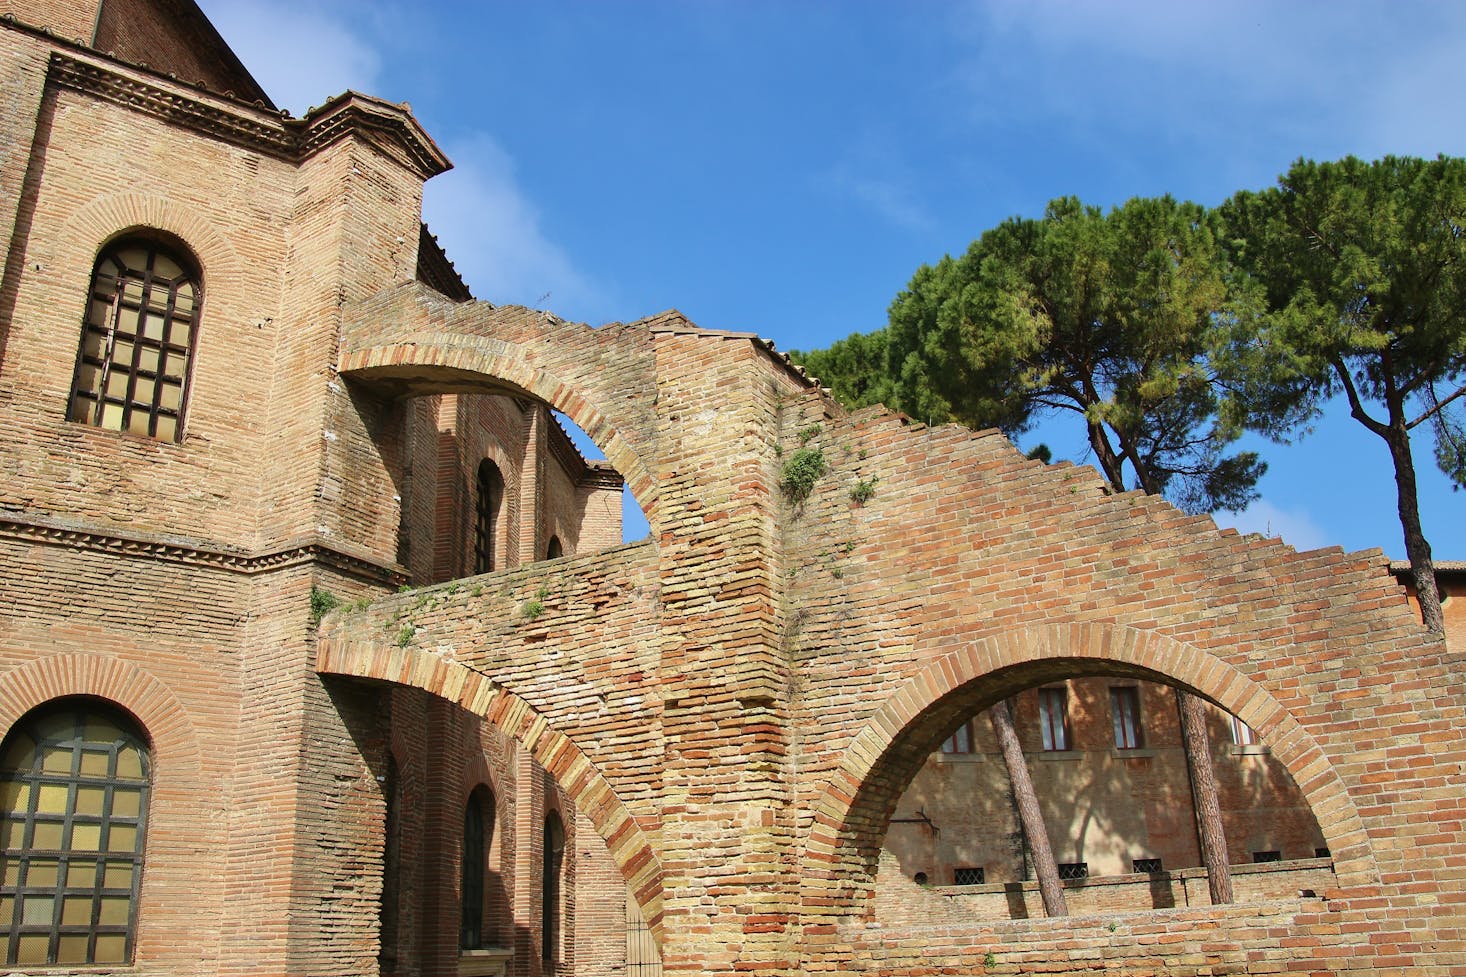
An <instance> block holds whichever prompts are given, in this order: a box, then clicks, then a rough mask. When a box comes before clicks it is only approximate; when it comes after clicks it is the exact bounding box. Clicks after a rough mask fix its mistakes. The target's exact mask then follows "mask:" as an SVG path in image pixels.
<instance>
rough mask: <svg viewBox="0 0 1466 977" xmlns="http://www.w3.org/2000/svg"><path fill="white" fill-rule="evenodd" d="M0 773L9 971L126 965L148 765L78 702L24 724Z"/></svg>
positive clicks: (105, 720)
mask: <svg viewBox="0 0 1466 977" xmlns="http://www.w3.org/2000/svg"><path fill="white" fill-rule="evenodd" d="M4 756H5V763H4V767H3V769H0V795H3V798H4V800H5V805H4V811H5V813H4V814H3V815H0V839H3V844H4V850H3V855H0V861H3V862H4V865H5V871H4V873H3V875H4V878H3V880H0V937H3V941H4V942H3V943H0V947H3V951H0V952H3V953H4V954H5V958H4V959H5V962H6V963H8V964H11V965H15V964H19V965H21V966H43V965H49V964H62V965H65V964H92V963H126V962H127V961H128V960H130V959H132V940H133V934H134V927H135V924H136V916H137V895H138V882H139V878H140V876H141V874H142V860H143V834H144V830H145V827H146V820H147V810H148V789H149V786H150V780H151V777H150V775H149V769H148V768H149V758H148V753H147V747H146V745H145V744H144V743H143V740H142V738H141V737H140V736H138V735H136V734H135V733H134V732H133V731H131V730H129V729H127V728H126V727H125V726H124V724H123V720H122V718H121V717H120V716H114V715H112V714H111V713H110V712H107V711H103V710H101V709H98V708H94V707H92V706H90V705H89V704H76V703H73V704H71V705H66V706H62V707H61V708H59V709H50V710H46V711H44V712H39V713H36V714H35V715H34V716H33V717H32V718H29V719H27V720H23V721H22V722H21V723H19V724H17V725H16V727H15V729H14V730H12V732H11V734H10V736H8V737H6V740H5V750H4Z"/></svg>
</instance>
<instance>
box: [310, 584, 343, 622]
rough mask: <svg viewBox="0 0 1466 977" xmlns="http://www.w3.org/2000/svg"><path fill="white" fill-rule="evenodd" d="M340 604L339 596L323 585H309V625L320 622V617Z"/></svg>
mask: <svg viewBox="0 0 1466 977" xmlns="http://www.w3.org/2000/svg"><path fill="white" fill-rule="evenodd" d="M340 606H341V598H340V597H337V596H336V595H335V594H333V593H331V592H330V591H329V590H326V589H325V588H324V587H315V586H313V587H311V627H315V626H316V625H318V624H320V623H321V618H323V617H325V616H326V615H327V614H329V613H331V612H332V611H334V610H335V609H336V608H338V607H340Z"/></svg>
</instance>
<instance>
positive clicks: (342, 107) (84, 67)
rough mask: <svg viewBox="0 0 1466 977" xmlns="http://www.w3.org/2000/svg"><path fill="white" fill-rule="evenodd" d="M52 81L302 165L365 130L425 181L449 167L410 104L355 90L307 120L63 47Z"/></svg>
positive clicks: (54, 54)
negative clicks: (209, 93) (225, 99)
mask: <svg viewBox="0 0 1466 977" xmlns="http://www.w3.org/2000/svg"><path fill="white" fill-rule="evenodd" d="M50 79H51V81H52V82H53V83H55V84H57V85H60V86H62V87H64V88H70V89H72V90H74V91H78V92H83V93H85V94H87V95H90V96H92V97H93V98H98V99H101V100H103V101H106V102H111V103H112V104H114V105H120V106H123V107H125V108H128V109H132V110H133V111H136V112H141V113H143V114H144V115H150V116H152V117H153V118H156V119H161V120H163V121H165V122H167V123H169V124H171V125H177V126H181V127H183V128H186V129H191V130H193V131H194V132H198V133H201V134H203V135H206V136H212V137H214V138H217V139H222V140H224V141H225V142H229V143H232V144H234V145H237V146H243V147H245V148H247V149H253V150H255V151H256V152H260V153H263V154H265V155H267V156H273V157H275V158H276V159H282V160H285V161H287V162H292V163H300V162H301V161H303V160H305V159H307V158H309V157H310V156H311V155H313V154H314V153H316V152H319V151H320V150H321V149H323V148H325V147H327V146H329V145H331V144H332V143H334V142H336V141H337V140H339V139H341V138H343V137H345V136H348V135H350V134H353V133H361V134H365V135H366V136H368V137H369V138H374V139H385V140H386V141H388V142H391V143H393V144H395V145H396V146H397V147H398V148H399V149H400V150H401V151H402V153H403V155H404V158H405V160H406V161H407V162H408V163H409V164H410V165H411V166H412V167H413V168H414V169H415V170H416V171H417V173H418V175H419V176H421V177H422V178H423V179H427V178H428V177H431V176H435V175H437V174H438V173H442V172H443V171H444V170H447V169H448V168H449V167H450V166H451V165H452V164H451V163H449V161H448V158H447V157H446V156H445V155H443V152H442V150H440V149H439V148H438V147H437V145H436V144H434V142H433V141H432V139H431V138H429V137H428V135H427V133H426V132H424V131H423V129H422V127H421V126H419V125H418V124H417V121H416V120H415V119H413V117H412V115H411V113H410V112H408V111H407V110H406V109H405V108H403V107H402V106H398V105H393V104H392V103H390V102H385V101H382V100H381V99H377V98H372V97H370V96H367V95H361V94H359V93H356V92H347V93H345V94H344V95H339V96H337V97H336V98H334V99H332V100H330V101H329V102H327V103H326V104H325V105H322V106H320V107H319V108H316V109H312V110H311V112H310V113H309V114H308V115H307V116H306V117H305V118H303V119H289V118H284V117H282V116H279V115H277V114H275V113H271V112H268V111H266V110H264V109H251V108H249V107H246V106H235V105H228V104H226V103H224V102H222V101H217V100H211V99H206V98H204V97H201V93H199V94H196V93H194V92H193V91H191V90H189V88H188V86H184V85H178V86H176V87H174V86H165V85H164V84H163V83H162V81H163V80H162V79H154V78H149V77H148V76H147V75H145V74H143V73H141V72H136V71H127V70H123V69H121V68H120V66H115V65H111V64H107V63H105V62H102V61H99V60H92V59H89V58H82V57H76V56H73V55H70V54H66V53H63V52H60V51H55V52H52V54H51V66H50Z"/></svg>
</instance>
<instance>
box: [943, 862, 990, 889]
mask: <svg viewBox="0 0 1466 977" xmlns="http://www.w3.org/2000/svg"><path fill="white" fill-rule="evenodd" d="M986 882H987V871H986V869H984V868H983V867H982V866H981V865H978V866H976V867H973V868H958V869H953V870H952V884H953V885H983V884H985V883H986Z"/></svg>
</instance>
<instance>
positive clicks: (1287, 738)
mask: <svg viewBox="0 0 1466 977" xmlns="http://www.w3.org/2000/svg"><path fill="white" fill-rule="evenodd" d="M1117 673H1118V674H1126V675H1132V676H1134V677H1137V678H1142V679H1149V680H1152V681H1161V682H1165V683H1167V684H1171V685H1179V686H1182V687H1184V688H1186V689H1187V690H1189V691H1192V692H1196V693H1199V694H1201V695H1202V696H1204V697H1205V698H1207V699H1210V700H1211V701H1213V702H1215V703H1217V704H1218V705H1220V706H1222V707H1223V708H1225V709H1227V710H1228V711H1229V712H1232V713H1233V714H1235V715H1237V716H1238V717H1240V718H1241V719H1242V720H1243V721H1244V722H1246V723H1247V724H1248V725H1249V726H1251V727H1252V728H1253V729H1254V730H1256V731H1257V732H1258V734H1259V735H1260V736H1261V737H1263V738H1264V739H1265V740H1266V741H1267V743H1268V746H1269V748H1270V749H1271V750H1272V753H1273V755H1274V756H1275V757H1276V758H1277V759H1278V760H1279V761H1280V762H1281V763H1282V764H1283V765H1284V766H1285V767H1286V768H1287V769H1288V772H1289V773H1290V774H1291V775H1292V776H1293V779H1294V780H1295V781H1296V782H1297V784H1298V787H1299V790H1300V791H1302V793H1303V796H1304V797H1305V798H1306V799H1307V801H1308V803H1309V805H1310V806H1311V807H1312V809H1313V811H1314V815H1315V817H1317V819H1318V822H1319V827H1320V829H1321V830H1322V832H1323V835H1324V838H1325V839H1326V840H1327V841H1328V843H1329V849H1330V851H1331V852H1333V853H1334V859H1335V871H1336V873H1337V875H1338V878H1339V881H1340V883H1341V884H1343V885H1363V884H1369V883H1371V882H1374V881H1377V878H1378V871H1377V869H1376V867H1375V862H1374V855H1373V851H1372V849H1371V848H1370V845H1369V841H1368V837H1367V835H1366V833H1365V829H1364V824H1363V821H1362V820H1361V818H1360V816H1359V813H1358V811H1357V810H1356V808H1355V806H1354V802H1353V800H1352V798H1351V797H1350V796H1349V793H1348V790H1347V788H1346V787H1345V786H1344V783H1343V781H1342V780H1341V779H1340V777H1339V775H1338V773H1337V772H1336V771H1335V770H1334V769H1333V766H1332V765H1331V764H1330V763H1329V761H1328V758H1327V757H1326V756H1325V754H1324V752H1323V750H1322V749H1321V748H1320V746H1319V745H1318V743H1317V742H1316V741H1315V740H1314V738H1313V737H1312V736H1311V735H1310V734H1309V733H1308V731H1307V730H1306V729H1304V728H1303V727H1302V726H1301V725H1300V724H1299V722H1298V721H1297V720H1296V719H1295V718H1294V717H1292V716H1291V715H1289V714H1288V712H1287V711H1286V710H1285V709H1283V707H1282V706H1280V705H1279V704H1278V702H1277V701H1276V700H1275V699H1274V698H1273V697H1272V696H1271V695H1269V694H1268V692H1267V691H1266V690H1265V689H1264V688H1263V687H1262V686H1261V685H1259V684H1258V683H1257V682H1255V681H1253V680H1252V679H1251V678H1249V677H1248V676H1246V675H1245V674H1243V673H1242V672H1241V671H1239V670H1238V669H1236V668H1235V667H1233V666H1232V665H1229V664H1227V663H1226V662H1224V661H1221V660H1220V659H1218V658H1216V657H1214V656H1212V655H1208V654H1206V653H1205V652H1203V651H1201V650H1199V649H1197V648H1194V647H1191V646H1189V645H1186V644H1184V643H1183V642H1180V641H1177V640H1176V639H1174V638H1171V637H1168V636H1166V635H1163V634H1158V633H1155V632H1149V631H1141V630H1138V629H1135V628H1128V627H1123V626H1119V625H1113V624H1099V623H1094V624H1065V625H1050V626H1046V627H1045V626H1033V627H1025V628H1021V629H1016V630H1013V631H1008V632H1004V633H1002V634H998V635H994V636H990V637H987V638H983V639H981V640H979V641H975V642H973V643H972V644H971V645H969V646H967V647H966V648H963V649H962V650H960V651H956V652H953V653H951V654H948V655H945V656H943V657H941V658H938V659H936V660H934V661H932V662H931V663H930V664H928V665H927V666H926V667H925V668H924V669H922V670H921V671H920V672H919V673H917V674H916V675H915V676H913V677H912V678H911V679H910V680H909V681H908V682H907V683H906V684H905V685H904V686H903V687H902V688H901V689H900V690H899V691H898V692H896V693H895V694H894V695H892V696H891V697H890V698H889V699H888V700H886V703H885V704H884V705H883V706H882V707H881V708H880V709H879V710H878V711H877V712H876V713H875V714H874V715H873V716H871V717H870V719H869V720H867V721H866V722H865V723H864V724H863V726H862V727H861V730H860V732H859V733H857V734H856V736H855V737H854V739H853V740H852V741H851V743H850V745H849V747H848V748H847V749H846V750H845V754H844V757H845V758H844V760H843V761H842V763H841V764H840V767H839V769H838V770H836V772H835V773H834V774H833V775H832V777H831V780H830V782H829V784H828V785H827V786H826V788H825V790H824V792H823V794H822V795H821V797H820V798H819V800H818V801H817V802H816V804H815V807H814V812H813V813H814V823H813V826H812V829H811V833H810V838H809V841H808V843H807V846H806V850H805V854H804V866H803V867H804V878H805V879H806V880H807V881H806V884H805V886H804V890H805V891H804V902H805V906H806V909H807V910H808V909H810V907H812V906H816V905H823V904H825V903H828V902H829V901H830V898H831V896H832V894H834V893H839V895H840V896H843V898H844V900H845V901H847V903H848V901H849V900H851V899H853V898H854V897H855V890H856V888H858V887H859V886H858V885H856V884H854V883H855V880H856V879H858V878H859V877H860V876H861V874H862V873H863V872H867V871H868V866H869V864H870V859H871V856H872V852H873V850H875V849H878V848H879V846H880V844H881V843H882V840H883V834H884V828H885V824H886V819H887V818H888V817H889V815H890V812H891V810H892V808H893V807H894V804H895V802H896V800H897V798H898V797H899V795H900V793H901V791H902V790H903V789H904V787H905V780H904V779H903V775H904V774H909V773H912V772H914V771H915V768H916V766H917V765H919V764H920V761H921V759H923V758H924V757H925V756H926V754H927V753H928V752H929V751H930V749H931V745H932V743H933V742H934V741H935V739H937V738H939V737H940V736H941V735H944V734H945V733H946V732H948V731H949V727H950V726H951V725H953V723H954V722H955V721H956V720H957V719H958V718H959V717H960V716H961V715H965V714H969V713H971V712H974V711H979V710H981V709H984V708H986V707H988V706H990V705H992V704H993V703H994V702H997V701H998V700H1000V699H1002V698H1004V697H1006V696H1008V695H1011V694H1013V693H1014V692H1017V691H1019V690H1021V689H1023V688H1027V687H1030V686H1032V685H1035V684H1039V683H1041V682H1043V681H1050V680H1053V679H1055V678H1059V677H1066V676H1084V675H1101V674H1117ZM979 682H981V683H983V686H982V688H981V690H978V689H976V688H975V685H976V684H977V683H979ZM907 768H909V769H907ZM907 779H909V778H907ZM837 901H839V899H837ZM828 912H829V911H828V910H827V909H826V910H820V911H816V912H814V913H813V914H812V915H814V916H822V915H828Z"/></svg>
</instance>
